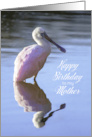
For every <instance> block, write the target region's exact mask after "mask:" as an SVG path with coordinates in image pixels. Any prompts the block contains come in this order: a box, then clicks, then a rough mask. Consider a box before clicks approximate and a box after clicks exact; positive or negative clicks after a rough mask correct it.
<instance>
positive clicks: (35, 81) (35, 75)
mask: <svg viewBox="0 0 92 137" xmlns="http://www.w3.org/2000/svg"><path fill="white" fill-rule="evenodd" d="M36 77H37V74H36V75H35V76H34V83H36Z"/></svg>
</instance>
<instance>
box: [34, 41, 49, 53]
mask: <svg viewBox="0 0 92 137" xmlns="http://www.w3.org/2000/svg"><path fill="white" fill-rule="evenodd" d="M36 42H37V44H38V45H39V46H41V47H43V48H44V49H45V50H48V51H49V52H51V44H50V42H49V41H47V40H46V39H42V40H39V41H36Z"/></svg>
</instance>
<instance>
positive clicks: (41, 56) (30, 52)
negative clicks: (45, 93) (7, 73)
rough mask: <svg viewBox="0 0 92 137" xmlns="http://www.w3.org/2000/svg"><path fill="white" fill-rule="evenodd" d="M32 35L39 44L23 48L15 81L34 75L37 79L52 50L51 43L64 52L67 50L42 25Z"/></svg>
mask: <svg viewBox="0 0 92 137" xmlns="http://www.w3.org/2000/svg"><path fill="white" fill-rule="evenodd" d="M32 37H33V39H34V41H36V43H37V44H34V45H30V46H27V47H25V48H23V50H22V51H21V52H20V53H19V54H18V56H17V57H16V59H15V62H14V65H15V66H14V77H13V81H24V80H26V79H27V78H30V77H32V76H34V80H35V79H36V76H37V74H38V72H39V71H40V70H41V68H42V67H43V65H44V63H45V62H46V59H47V57H48V55H49V54H50V52H51V43H53V44H54V45H56V46H57V48H59V49H60V50H61V51H62V52H66V50H65V49H64V48H62V47H61V46H59V45H58V44H56V43H55V42H54V41H52V39H50V38H49V37H48V35H47V34H46V32H45V31H44V29H43V28H42V27H37V28H35V29H34V30H33V32H32ZM50 42H51V43H50Z"/></svg>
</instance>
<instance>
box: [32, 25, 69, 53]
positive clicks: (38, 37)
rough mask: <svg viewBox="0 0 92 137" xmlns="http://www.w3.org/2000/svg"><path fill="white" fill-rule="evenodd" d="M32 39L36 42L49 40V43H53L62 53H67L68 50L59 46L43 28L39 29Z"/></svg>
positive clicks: (36, 29) (35, 31) (35, 30)
mask: <svg viewBox="0 0 92 137" xmlns="http://www.w3.org/2000/svg"><path fill="white" fill-rule="evenodd" d="M32 37H33V39H34V40H35V41H37V42H38V41H41V40H44V39H46V40H48V41H49V42H51V43H53V44H54V45H55V46H56V47H57V48H59V49H60V50H61V51H62V52H64V53H65V52H66V50H65V49H64V48H63V47H61V46H59V45H58V44H57V43H55V42H54V41H53V40H52V39H51V38H50V37H49V36H48V35H47V34H46V32H45V30H44V29H43V28H42V27H37V28H35V29H34V30H33V32H32Z"/></svg>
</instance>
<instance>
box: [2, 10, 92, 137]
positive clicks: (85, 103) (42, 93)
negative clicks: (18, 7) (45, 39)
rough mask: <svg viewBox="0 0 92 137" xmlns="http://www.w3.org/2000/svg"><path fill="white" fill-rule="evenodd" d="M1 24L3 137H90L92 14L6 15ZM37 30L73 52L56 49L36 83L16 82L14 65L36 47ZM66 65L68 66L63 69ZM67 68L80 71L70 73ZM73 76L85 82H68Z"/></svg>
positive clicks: (3, 16)
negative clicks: (23, 52)
mask: <svg viewBox="0 0 92 137" xmlns="http://www.w3.org/2000/svg"><path fill="white" fill-rule="evenodd" d="M1 19H2V22H1V23H2V26H1V27H2V30H1V32H2V39H1V40H2V41H1V135H2V136H45V135H46V136H90V135H91V16H90V12H18V11H16V12H4V11H3V12H2V18H1ZM37 26H41V27H43V28H44V29H45V30H46V32H47V34H48V35H49V36H50V37H51V38H52V39H53V40H54V41H55V42H57V43H58V44H59V45H61V46H63V47H64V48H65V49H66V51H67V52H66V53H61V52H60V51H59V50H58V49H57V48H56V47H55V46H54V45H52V52H51V54H50V55H49V57H48V58H47V61H46V63H45V65H44V67H43V68H42V70H41V71H40V72H39V73H38V76H37V81H36V82H35V83H34V81H33V78H30V79H27V80H26V83H25V82H21V83H13V72H14V60H15V58H16V56H17V54H18V53H19V52H20V51H21V50H22V49H23V47H25V46H28V45H31V44H34V43H35V42H34V41H33V39H32V36H31V33H32V31H33V29H34V28H35V27H37ZM61 61H62V62H65V63H64V64H63V69H62V70H61V68H60V67H59V65H60V63H61ZM65 64H68V65H69V64H72V65H73V66H74V64H75V65H78V67H77V69H76V70H74V71H73V68H72V69H71V70H69V71H68V70H66V71H65V69H64V67H65V68H66V66H64V65H65ZM56 73H59V75H58V76H59V78H58V79H57V80H55V79H56V75H55V74H56ZM69 73H70V75H71V76H72V75H73V74H74V73H76V75H77V76H81V79H80V81H79V82H78V81H77V80H76V79H74V78H73V79H72V80H69V79H68V80H67V79H63V77H64V76H65V75H66V74H67V75H68V74H69ZM60 74H62V76H63V77H62V76H61V75H60ZM60 76H61V77H60ZM76 82H77V83H76ZM62 86H66V88H65V89H64V90H63V89H62ZM73 87H74V89H73V90H74V91H73V92H72V91H71V92H70V90H69V89H70V88H73Z"/></svg>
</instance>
